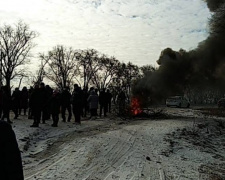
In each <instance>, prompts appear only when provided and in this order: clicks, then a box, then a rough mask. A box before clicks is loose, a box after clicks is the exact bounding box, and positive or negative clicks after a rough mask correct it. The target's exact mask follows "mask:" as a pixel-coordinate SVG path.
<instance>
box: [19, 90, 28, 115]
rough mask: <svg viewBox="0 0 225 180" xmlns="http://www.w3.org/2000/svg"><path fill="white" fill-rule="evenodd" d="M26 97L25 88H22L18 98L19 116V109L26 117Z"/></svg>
mask: <svg viewBox="0 0 225 180" xmlns="http://www.w3.org/2000/svg"><path fill="white" fill-rule="evenodd" d="M28 96H29V95H28V90H27V87H26V86H24V87H23V89H22V91H21V96H20V113H19V114H21V109H23V115H26V113H27V108H28Z"/></svg>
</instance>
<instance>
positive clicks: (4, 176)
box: [0, 121, 24, 180]
mask: <svg viewBox="0 0 225 180" xmlns="http://www.w3.org/2000/svg"><path fill="white" fill-rule="evenodd" d="M0 179H1V180H23V179H24V176H23V166H22V160H21V154H20V150H19V147H18V144H17V140H16V136H15V133H14V131H13V129H12V127H11V125H10V124H8V123H7V122H5V121H0Z"/></svg>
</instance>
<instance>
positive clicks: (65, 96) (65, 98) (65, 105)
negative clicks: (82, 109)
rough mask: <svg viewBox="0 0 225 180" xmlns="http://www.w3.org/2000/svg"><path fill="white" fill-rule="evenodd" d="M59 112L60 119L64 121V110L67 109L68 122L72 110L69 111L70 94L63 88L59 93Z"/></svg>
mask: <svg viewBox="0 0 225 180" xmlns="http://www.w3.org/2000/svg"><path fill="white" fill-rule="evenodd" d="M61 105H62V106H61V113H62V119H63V121H64V122H65V121H66V116H65V114H66V110H67V111H68V113H69V115H68V119H67V121H68V122H69V121H70V120H71V117H72V111H71V94H70V92H69V91H68V90H63V92H62V94H61Z"/></svg>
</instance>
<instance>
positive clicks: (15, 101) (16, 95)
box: [12, 88, 21, 119]
mask: <svg viewBox="0 0 225 180" xmlns="http://www.w3.org/2000/svg"><path fill="white" fill-rule="evenodd" d="M20 95H21V93H20V90H19V88H15V91H13V93H12V110H13V113H14V115H15V117H14V119H17V118H18V116H19V109H20Z"/></svg>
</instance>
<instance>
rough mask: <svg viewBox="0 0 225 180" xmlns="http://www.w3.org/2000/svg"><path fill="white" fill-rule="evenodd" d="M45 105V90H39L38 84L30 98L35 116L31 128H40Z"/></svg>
mask: <svg viewBox="0 0 225 180" xmlns="http://www.w3.org/2000/svg"><path fill="white" fill-rule="evenodd" d="M41 86H43V85H41ZM41 86H40V87H41ZM45 105H46V96H45V93H44V91H43V89H41V88H39V86H38V84H36V85H35V86H34V91H33V93H32V94H31V97H30V106H31V109H32V113H33V116H34V121H33V124H32V125H31V126H30V127H39V123H40V120H41V112H42V109H43V108H44V106H45Z"/></svg>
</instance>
